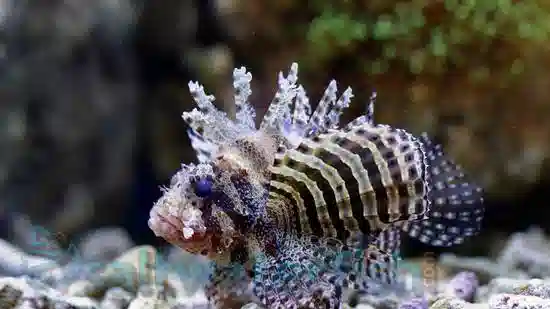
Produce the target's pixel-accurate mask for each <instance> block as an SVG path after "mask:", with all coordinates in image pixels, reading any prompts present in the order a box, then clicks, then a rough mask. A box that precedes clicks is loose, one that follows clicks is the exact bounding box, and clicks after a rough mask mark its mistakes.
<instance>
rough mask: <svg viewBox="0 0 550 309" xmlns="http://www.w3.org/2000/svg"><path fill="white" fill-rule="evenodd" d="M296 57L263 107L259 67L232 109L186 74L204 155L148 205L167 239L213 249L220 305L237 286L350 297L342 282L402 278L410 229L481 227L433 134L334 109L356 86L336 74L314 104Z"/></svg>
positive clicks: (476, 201) (196, 145) (264, 293)
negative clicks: (256, 105) (344, 117)
mask: <svg viewBox="0 0 550 309" xmlns="http://www.w3.org/2000/svg"><path fill="white" fill-rule="evenodd" d="M297 69H298V66H297V64H293V65H292V66H291V69H290V72H289V74H288V75H287V76H286V77H285V76H284V75H283V74H282V73H279V80H278V86H279V87H278V89H277V92H276V94H275V97H274V99H273V101H272V102H271V104H270V106H269V108H268V110H267V112H266V114H265V115H264V117H263V120H262V122H261V124H260V126H259V128H257V127H256V124H255V117H256V114H255V111H254V109H253V108H252V106H251V105H250V104H249V102H248V97H249V96H250V94H251V90H250V80H251V78H252V76H251V74H250V73H248V72H246V70H245V69H244V68H240V69H235V70H234V73H233V77H234V82H233V86H234V88H235V97H234V98H235V105H236V117H235V120H231V119H229V117H227V115H226V114H225V113H223V112H221V111H219V110H218V109H217V108H215V106H214V105H213V103H212V102H213V101H214V97H213V96H211V95H207V94H206V93H205V92H204V89H203V87H202V86H200V85H199V84H197V83H194V82H190V83H189V89H190V92H191V95H192V97H193V99H194V100H195V102H196V103H197V108H195V109H193V110H192V111H191V112H185V113H184V114H183V119H184V120H185V121H186V122H187V124H188V125H189V127H190V128H189V131H188V133H189V137H190V140H191V145H192V147H193V149H194V150H195V151H196V153H197V159H198V161H199V162H198V164H189V165H183V166H182V168H181V169H180V170H179V171H178V172H177V173H176V174H175V175H174V177H173V179H172V182H171V184H170V187H168V188H165V189H163V196H162V197H161V198H160V199H159V200H158V201H157V202H156V203H155V205H154V206H153V208H152V210H151V215H150V219H149V226H150V228H151V229H152V230H153V232H154V233H155V234H156V235H157V236H159V237H162V238H164V239H166V240H167V241H168V242H170V243H172V244H174V245H175V246H178V247H180V248H182V249H183V250H186V251H189V252H191V253H195V254H203V255H205V256H207V257H209V258H210V259H211V260H212V261H213V265H214V268H213V273H212V275H211V277H210V281H209V282H208V284H207V286H206V294H207V297H208V298H209V300H210V301H211V302H212V303H213V304H215V305H217V306H218V307H220V308H224V307H227V306H231V305H228V302H230V301H231V300H235V299H242V300H243V301H244V300H253V301H257V302H259V303H261V304H262V305H264V306H266V307H267V308H269V309H278V308H341V306H342V301H343V289H345V288H349V289H357V290H359V291H361V292H364V293H375V292H376V293H378V292H380V291H381V290H386V291H397V290H398V289H399V286H398V284H397V283H398V282H397V281H398V280H397V278H396V273H397V269H396V267H397V264H398V263H397V261H398V259H399V245H400V240H401V236H402V234H404V233H403V232H405V233H406V234H408V235H409V236H410V237H413V238H416V239H418V240H420V241H422V242H424V243H427V244H430V245H433V246H451V245H454V244H459V243H461V242H463V241H464V240H465V239H466V238H467V237H470V236H473V235H475V234H477V232H478V231H479V229H480V226H481V219H482V217H483V197H482V192H481V189H480V188H479V187H478V186H476V185H475V184H473V183H471V182H470V181H469V180H467V178H466V176H465V175H464V173H463V172H462V170H461V169H460V167H458V166H457V165H456V164H454V163H453V162H452V161H450V160H449V159H448V158H447V157H446V156H445V155H444V154H443V152H442V150H441V146H439V145H436V144H434V143H433V142H432V141H431V140H430V139H429V138H428V137H427V136H426V135H421V136H418V137H416V136H413V135H412V134H410V133H408V132H406V131H404V130H401V129H396V128H393V127H391V126H388V125H383V124H375V123H374V121H373V102H374V96H373V98H372V100H371V102H370V104H369V105H368V108H367V110H366V113H365V115H363V116H361V117H358V118H356V119H355V120H353V121H352V122H350V123H348V124H347V125H340V123H339V118H340V116H341V114H342V112H343V110H344V109H345V108H347V107H348V106H349V104H350V101H351V98H352V97H353V94H352V92H351V88H348V89H346V90H345V91H344V92H343V93H342V95H341V96H340V97H337V95H336V93H337V87H336V82H335V81H332V82H331V83H330V84H329V86H328V87H327V89H326V90H325V93H324V94H323V96H322V98H321V99H320V102H319V104H318V106H317V108H316V109H315V110H314V111H313V112H312V109H311V107H310V104H309V99H308V97H307V96H306V93H305V90H304V88H303V87H302V86H300V85H298V84H297Z"/></svg>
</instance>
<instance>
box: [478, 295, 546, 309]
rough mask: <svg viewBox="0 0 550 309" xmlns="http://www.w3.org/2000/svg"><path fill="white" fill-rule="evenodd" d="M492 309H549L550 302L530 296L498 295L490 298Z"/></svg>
mask: <svg viewBox="0 0 550 309" xmlns="http://www.w3.org/2000/svg"><path fill="white" fill-rule="evenodd" d="M489 308H490V309H549V308H550V300H547V299H544V298H540V297H537V296H529V295H514V294H496V295H493V296H491V297H490V298H489Z"/></svg>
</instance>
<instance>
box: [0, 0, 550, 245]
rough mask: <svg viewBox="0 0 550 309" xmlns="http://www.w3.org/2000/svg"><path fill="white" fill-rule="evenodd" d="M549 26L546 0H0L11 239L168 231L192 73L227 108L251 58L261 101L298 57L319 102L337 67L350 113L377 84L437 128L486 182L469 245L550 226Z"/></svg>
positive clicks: (0, 140) (1, 200)
mask: <svg viewBox="0 0 550 309" xmlns="http://www.w3.org/2000/svg"><path fill="white" fill-rule="evenodd" d="M329 3H330V4H329ZM549 34H550V3H549V2H548V1H541V0H531V1H516V0H498V1H497V0H483V1H477V0H469V1H462V0H444V1H425V0H410V1H387V0H371V1H338V2H336V3H331V2H330V1H313V0H312V1H289V0H279V1H263V0H201V1H199V0H196V1H191V0H163V1H150V0H95V1H91V0H47V1H45V0H40V1H38V0H0V78H1V79H0V210H1V212H2V216H1V221H2V222H1V223H0V227H1V230H2V231H1V234H2V235H1V236H2V237H1V238H14V237H16V236H17V231H18V224H19V225H20V223H18V222H21V220H20V218H21V216H24V217H25V218H27V219H26V220H30V222H33V223H34V224H39V225H41V226H44V227H46V228H47V229H49V230H50V231H54V232H55V233H59V234H60V235H64V237H67V238H68V239H72V238H78V237H80V236H79V235H83V233H85V232H86V231H90V230H93V229H96V228H99V227H104V226H118V227H122V228H124V229H125V230H127V231H128V233H129V234H130V236H131V237H132V239H133V241H134V242H135V243H137V244H156V245H159V244H162V242H161V240H159V239H157V238H156V237H154V235H153V233H152V232H151V231H150V230H149V228H148V226H147V219H148V213H149V210H150V208H151V206H152V204H153V202H154V201H155V200H156V199H157V198H158V197H159V196H160V190H159V186H160V185H164V184H167V183H168V182H169V179H170V177H171V176H172V174H173V173H174V172H175V171H176V170H177V169H178V168H179V166H180V164H181V163H182V162H191V161H193V160H194V153H193V150H192V149H191V147H190V145H189V141H188V138H187V135H186V126H185V124H184V122H183V120H182V119H181V113H182V112H183V111H187V110H190V109H191V108H192V107H193V104H194V103H193V101H192V99H191V97H190V95H189V92H188V89H187V83H188V81H189V80H198V81H200V82H201V83H203V84H204V85H205V88H206V89H207V90H208V91H209V92H210V93H212V94H214V95H215V96H216V98H217V104H218V105H219V106H221V107H224V108H225V109H226V110H227V111H228V112H230V113H231V112H232V111H231V110H230V108H231V107H230V106H231V104H232V101H231V100H232V79H231V76H232V70H233V68H234V67H240V66H246V67H247V68H248V69H249V71H251V72H252V75H253V88H252V89H253V94H252V100H253V104H254V105H255V106H256V108H257V109H258V113H259V114H260V115H262V114H263V112H264V111H265V109H266V107H267V104H268V103H269V102H270V100H271V98H272V96H273V95H274V93H275V90H276V78H277V73H278V72H279V71H281V70H283V71H285V72H286V71H287V70H288V68H289V67H290V64H291V62H293V61H296V62H298V63H299V65H300V71H299V76H300V79H301V80H302V83H303V84H304V85H305V87H306V89H307V91H308V95H309V96H310V99H311V101H312V103H314V104H316V102H317V100H319V99H320V96H321V95H322V92H323V90H324V88H325V87H326V86H327V84H328V82H329V81H330V79H332V78H334V79H336V80H337V81H338V82H339V86H340V89H341V90H343V89H345V87H347V86H348V85H349V86H352V88H353V90H354V93H355V95H356V97H355V99H354V100H355V105H352V108H351V110H350V111H348V112H347V114H346V115H347V119H351V118H354V117H357V116H358V115H359V114H360V113H362V112H363V111H364V109H365V104H366V103H367V102H368V97H369V96H370V94H371V92H372V91H373V90H376V91H377V93H378V99H377V104H376V108H375V110H376V113H375V120H376V121H377V122H380V123H388V124H391V125H394V126H398V127H402V128H406V129H408V130H410V131H411V132H413V133H414V134H419V133H421V132H422V131H427V132H428V133H429V134H430V135H432V136H435V138H436V139H437V140H438V141H440V142H441V143H443V145H444V148H445V149H446V151H447V153H448V154H449V155H450V156H451V157H452V158H454V159H455V160H456V161H457V162H458V163H460V164H461V165H462V166H463V167H464V169H465V170H466V171H467V173H468V174H469V175H470V176H471V178H472V179H473V180H474V181H476V182H479V183H480V184H481V185H482V186H483V187H484V188H485V189H486V192H487V213H486V219H485V221H484V232H483V234H482V235H481V236H480V237H479V238H476V239H473V240H472V241H470V242H469V243H468V244H466V245H465V246H466V248H468V249H467V250H469V251H473V252H475V251H476V250H477V252H478V253H479V252H481V253H483V251H484V250H485V251H487V247H486V241H487V239H489V240H491V241H492V240H497V239H500V238H502V237H503V235H507V234H509V233H511V232H514V231H517V230H523V229H525V228H527V227H528V226H530V225H539V226H542V227H543V228H544V229H548V228H549V227H550V224H549V223H548V222H549V221H548V219H547V218H549V217H550V207H549V206H548V199H547V197H548V189H550V160H549V158H550V121H549V116H550V102H548V100H549V99H550V70H549V68H550V57H549V55H550V53H549V47H550V35H549ZM258 118H260V117H258ZM18 218H19V219H18ZM412 247H414V248H419V247H418V244H414V245H413V246H412ZM414 248H413V249H414ZM419 250H420V249H419ZM464 250H466V249H464ZM413 251H414V250H413ZM411 252H412V251H411Z"/></svg>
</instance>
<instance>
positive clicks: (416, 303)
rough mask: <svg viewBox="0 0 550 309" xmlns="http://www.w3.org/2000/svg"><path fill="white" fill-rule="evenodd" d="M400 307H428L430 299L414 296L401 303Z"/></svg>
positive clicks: (421, 308) (414, 308)
mask: <svg viewBox="0 0 550 309" xmlns="http://www.w3.org/2000/svg"><path fill="white" fill-rule="evenodd" d="M399 309H428V301H426V300H425V299H424V298H413V299H411V300H409V301H405V302H403V303H401V304H400V305H399Z"/></svg>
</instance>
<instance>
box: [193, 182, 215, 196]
mask: <svg viewBox="0 0 550 309" xmlns="http://www.w3.org/2000/svg"><path fill="white" fill-rule="evenodd" d="M212 185H213V183H212V179H209V178H200V179H198V180H197V181H195V194H196V195H197V196H198V197H208V196H209V195H210V194H211V193H212Z"/></svg>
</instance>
